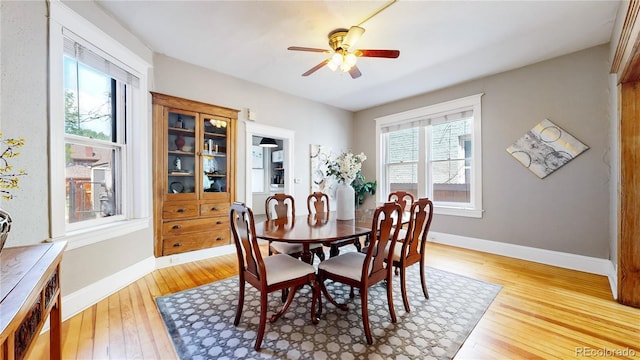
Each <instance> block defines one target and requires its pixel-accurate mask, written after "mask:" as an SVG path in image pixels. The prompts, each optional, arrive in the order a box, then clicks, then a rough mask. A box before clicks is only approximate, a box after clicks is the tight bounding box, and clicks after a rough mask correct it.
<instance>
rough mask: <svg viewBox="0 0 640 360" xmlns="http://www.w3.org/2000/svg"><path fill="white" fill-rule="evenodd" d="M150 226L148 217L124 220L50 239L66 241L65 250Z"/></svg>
mask: <svg viewBox="0 0 640 360" xmlns="http://www.w3.org/2000/svg"><path fill="white" fill-rule="evenodd" d="M150 226H151V224H150V223H149V218H144V219H134V220H124V221H118V222H115V223H110V224H105V225H101V226H96V227H92V228H91V229H83V230H76V231H72V232H68V233H66V234H65V235H64V236H61V237H59V238H55V239H52V240H53V241H57V240H64V241H66V242H67V250H73V249H77V248H81V247H84V246H88V245H91V244H95V243H98V242H101V241H105V240H109V239H113V238H115V237H118V236H123V235H127V234H130V233H132V232H135V231H139V230H143V229H146V228H148V227H150Z"/></svg>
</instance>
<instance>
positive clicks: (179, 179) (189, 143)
mask: <svg viewBox="0 0 640 360" xmlns="http://www.w3.org/2000/svg"><path fill="white" fill-rule="evenodd" d="M167 111H168V113H167V116H166V117H165V118H166V119H167V120H168V124H167V137H166V140H167V143H166V146H167V157H166V159H167V164H166V166H167V167H166V169H167V184H166V185H167V186H166V187H165V188H166V189H167V195H169V196H171V197H175V198H185V199H191V198H195V194H196V184H197V181H196V169H197V163H196V150H195V149H196V139H197V138H196V125H197V121H196V119H197V114H195V113H189V112H184V111H179V110H167Z"/></svg>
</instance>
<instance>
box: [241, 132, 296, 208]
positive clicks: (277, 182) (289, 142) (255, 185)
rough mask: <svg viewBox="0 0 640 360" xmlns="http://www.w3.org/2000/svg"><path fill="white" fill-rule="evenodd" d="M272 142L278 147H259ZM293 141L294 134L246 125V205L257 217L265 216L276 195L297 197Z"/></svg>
mask: <svg viewBox="0 0 640 360" xmlns="http://www.w3.org/2000/svg"><path fill="white" fill-rule="evenodd" d="M267 140H269V141H267ZM270 140H273V143H275V145H273V146H272V147H265V146H260V143H261V142H265V141H267V142H271V141H270ZM293 141H294V132H293V131H292V130H288V129H282V128H277V127H273V126H267V125H263V124H256V123H249V122H247V123H246V140H245V144H246V146H247V149H246V152H245V153H246V154H247V159H246V162H245V164H246V170H245V174H246V183H245V185H246V189H245V194H247V195H246V197H245V203H246V205H247V206H249V207H251V208H252V210H253V212H254V214H255V215H263V214H264V206H263V204H264V201H265V200H266V198H267V196H269V195H271V194H275V193H286V194H291V195H294V194H293V170H292V169H293V151H292V149H293ZM294 196H295V195H294ZM254 205H255V206H254Z"/></svg>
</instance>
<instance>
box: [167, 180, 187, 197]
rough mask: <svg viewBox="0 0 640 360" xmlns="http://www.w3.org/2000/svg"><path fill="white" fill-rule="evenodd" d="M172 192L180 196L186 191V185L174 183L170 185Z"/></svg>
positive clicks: (178, 182)
mask: <svg viewBox="0 0 640 360" xmlns="http://www.w3.org/2000/svg"><path fill="white" fill-rule="evenodd" d="M169 188H170V189H171V192H172V193H174V194H178V193H181V192H183V191H184V185H183V184H182V183H181V182H180V181H174V182H172V183H171V184H170V185H169Z"/></svg>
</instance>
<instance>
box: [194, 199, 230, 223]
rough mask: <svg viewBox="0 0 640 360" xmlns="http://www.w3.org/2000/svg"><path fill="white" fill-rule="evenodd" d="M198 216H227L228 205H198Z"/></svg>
mask: <svg viewBox="0 0 640 360" xmlns="http://www.w3.org/2000/svg"><path fill="white" fill-rule="evenodd" d="M200 216H229V203H205V204H200ZM227 222H228V221H227Z"/></svg>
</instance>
